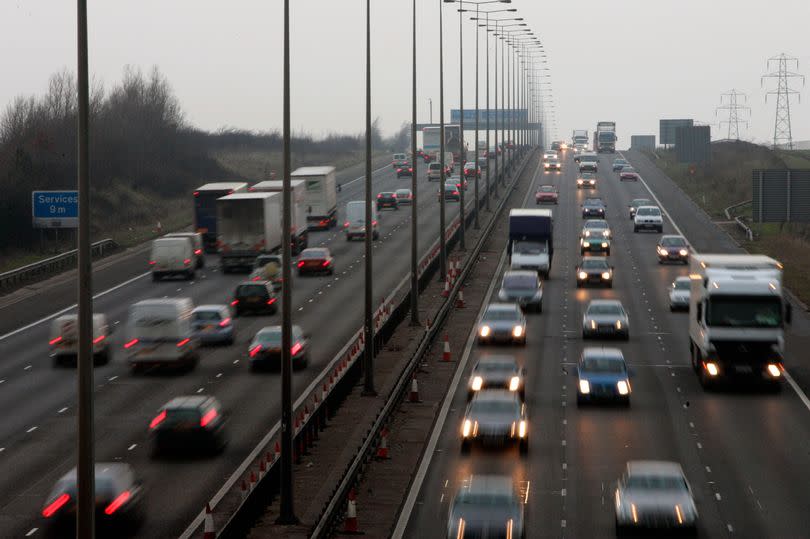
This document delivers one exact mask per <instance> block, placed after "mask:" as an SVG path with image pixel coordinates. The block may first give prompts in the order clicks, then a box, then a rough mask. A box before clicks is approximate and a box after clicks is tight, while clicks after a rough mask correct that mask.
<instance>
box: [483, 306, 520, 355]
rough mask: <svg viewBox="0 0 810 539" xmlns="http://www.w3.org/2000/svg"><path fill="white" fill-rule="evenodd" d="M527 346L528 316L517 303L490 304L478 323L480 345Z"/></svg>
mask: <svg viewBox="0 0 810 539" xmlns="http://www.w3.org/2000/svg"><path fill="white" fill-rule="evenodd" d="M493 342H509V343H513V344H514V343H517V344H520V345H522V346H525V345H526V316H525V315H524V314H523V311H521V309H520V306H519V305H517V304H516V303H490V304H489V305H488V306H487V308H486V310H485V311H484V315H483V316H482V317H481V321H480V322H479V323H478V343H479V344H489V343H493Z"/></svg>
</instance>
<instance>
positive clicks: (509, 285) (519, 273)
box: [498, 270, 543, 313]
mask: <svg viewBox="0 0 810 539" xmlns="http://www.w3.org/2000/svg"><path fill="white" fill-rule="evenodd" d="M498 299H500V300H501V301H508V302H515V303H517V304H518V305H520V306H521V307H522V308H523V309H525V310H527V311H529V310H532V311H536V312H538V313H541V312H543V283H542V282H541V281H540V278H539V277H538V276H537V272H535V271H526V270H512V271H507V272H506V273H504V274H503V281H501V289H500V290H499V291H498Z"/></svg>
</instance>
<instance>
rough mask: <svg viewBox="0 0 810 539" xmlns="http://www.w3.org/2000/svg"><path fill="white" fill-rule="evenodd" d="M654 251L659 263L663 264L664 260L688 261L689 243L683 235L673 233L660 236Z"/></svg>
mask: <svg viewBox="0 0 810 539" xmlns="http://www.w3.org/2000/svg"><path fill="white" fill-rule="evenodd" d="M655 251H656V253H657V254H658V263H659V264H663V263H664V262H683V263H684V264H688V263H689V243H688V242H687V241H686V238H684V237H683V236H676V235H674V234H673V235H669V234H667V235H665V236H661V239H660V240H658V245H657V246H656V248H655Z"/></svg>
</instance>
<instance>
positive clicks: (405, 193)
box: [394, 189, 413, 206]
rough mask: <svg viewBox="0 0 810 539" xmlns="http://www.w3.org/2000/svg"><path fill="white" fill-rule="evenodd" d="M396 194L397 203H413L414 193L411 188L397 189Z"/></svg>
mask: <svg viewBox="0 0 810 539" xmlns="http://www.w3.org/2000/svg"><path fill="white" fill-rule="evenodd" d="M394 195H395V196H396V197H397V204H399V205H400V206H402V205H408V206H410V205H411V204H413V193H412V192H411V190H410V189H397V190H396V191H394Z"/></svg>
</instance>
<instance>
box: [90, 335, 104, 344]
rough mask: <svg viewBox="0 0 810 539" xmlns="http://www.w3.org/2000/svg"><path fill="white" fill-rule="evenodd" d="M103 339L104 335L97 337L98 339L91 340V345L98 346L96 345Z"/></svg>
mask: <svg viewBox="0 0 810 539" xmlns="http://www.w3.org/2000/svg"><path fill="white" fill-rule="evenodd" d="M104 339H105V336H104V335H99V336H98V337H96V338H95V339H93V344H98V343H100V342H101V341H103V340H104Z"/></svg>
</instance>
